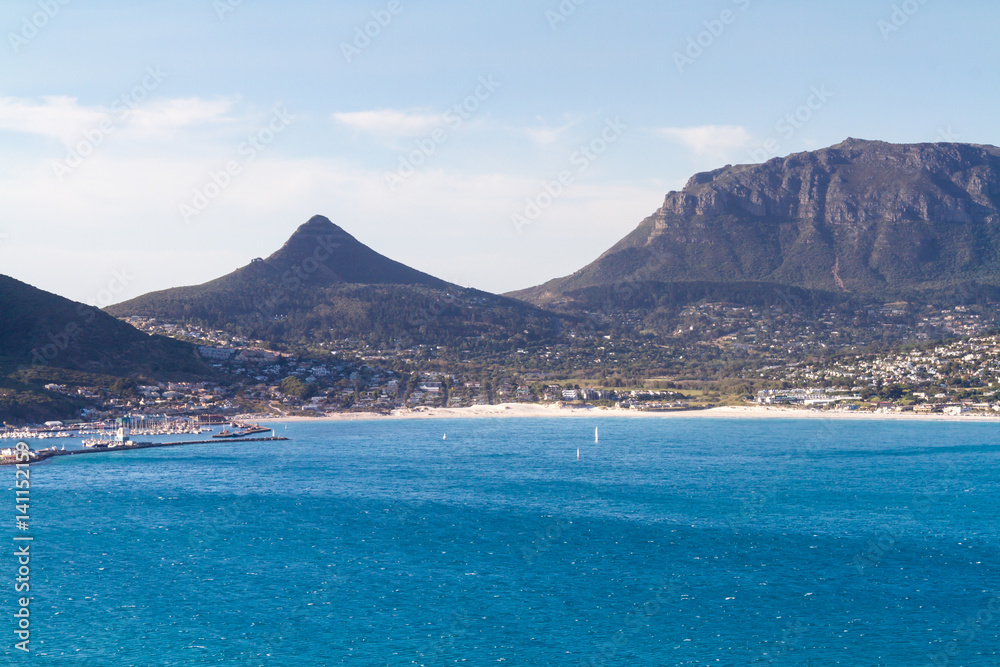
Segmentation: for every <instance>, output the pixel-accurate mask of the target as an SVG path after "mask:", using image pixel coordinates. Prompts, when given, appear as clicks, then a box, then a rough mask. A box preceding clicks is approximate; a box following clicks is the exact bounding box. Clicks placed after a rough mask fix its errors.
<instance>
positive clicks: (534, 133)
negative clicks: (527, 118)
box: [520, 121, 576, 146]
mask: <svg viewBox="0 0 1000 667" xmlns="http://www.w3.org/2000/svg"><path fill="white" fill-rule="evenodd" d="M574 125H576V123H575V122H573V121H568V122H566V124H564V125H560V126H558V127H550V126H548V125H541V126H537V127H528V128H523V129H521V130H520V131H521V133H523V134H525V135H527V137H528V138H529V139H531V140H532V141H533V142H534V143H535V144H537V145H538V146H550V145H552V144H554V143H556V142H557V141H559V139H560V138H561V137H562V136H563V135H564V134H566V132H567V131H568V130H570V129H571V128H572V127H573V126H574Z"/></svg>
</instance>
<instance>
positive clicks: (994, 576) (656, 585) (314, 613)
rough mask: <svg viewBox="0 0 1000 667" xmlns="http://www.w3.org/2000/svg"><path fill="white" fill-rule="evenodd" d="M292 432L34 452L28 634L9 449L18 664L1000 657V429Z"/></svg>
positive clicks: (969, 662)
mask: <svg viewBox="0 0 1000 667" xmlns="http://www.w3.org/2000/svg"><path fill="white" fill-rule="evenodd" d="M595 426H596V427H599V428H600V435H601V438H600V442H599V443H596V444H595V443H594V437H593V435H594V427H595ZM277 428H278V433H279V435H287V436H288V437H290V438H291V440H290V441H289V442H286V443H262V444H258V445H239V444H234V443H213V444H208V445H192V446H190V447H180V448H169V449H154V450H146V451H137V452H131V453H106V454H96V455H89V456H80V457H68V458H64V459H59V460H54V461H50V462H45V463H41V464H36V465H33V466H32V472H31V480H32V487H31V497H30V504H31V511H30V521H31V529H30V533H29V534H30V535H31V536H32V537H34V541H33V542H32V543H31V553H32V557H31V564H30V568H31V575H30V576H31V595H32V600H31V604H30V610H31V631H32V634H31V643H30V648H31V652H30V653H29V654H24V653H23V652H21V651H18V650H15V649H14V642H15V641H16V637H15V635H14V627H15V619H13V613H14V612H15V611H16V608H17V605H16V601H15V599H16V595H15V593H14V589H13V582H14V577H15V576H16V572H17V567H18V565H17V562H16V558H15V556H14V549H15V547H14V544H15V543H14V542H13V537H14V536H15V535H23V534H25V533H22V532H19V531H16V530H15V529H14V516H15V507H14V506H15V500H14V490H13V486H14V472H13V470H11V469H9V468H7V469H0V474H2V475H4V476H5V484H4V488H5V489H7V491H6V494H5V496H6V498H7V502H8V503H9V506H8V512H7V515H8V517H9V519H8V529H7V531H6V532H7V534H8V537H7V544H8V547H7V548H5V549H4V550H3V553H4V554H6V556H4V557H3V558H2V559H0V569H2V571H3V572H5V573H6V574H5V575H4V576H5V579H6V582H5V586H4V587H3V594H2V595H0V605H2V607H3V610H4V612H3V613H4V614H5V615H6V616H7V618H8V621H7V626H8V631H7V632H6V633H5V639H4V641H3V655H4V656H5V657H4V659H3V661H2V662H3V664H10V665H15V664H31V665H99V666H106V665H115V666H118V665H138V666H149V665H201V664H226V665H230V664H231V665H340V664H345V665H356V666H365V665H452V664H465V665H492V664H505V665H554V666H555V665H650V666H657V667H659V666H664V665H709V666H711V665H757V664H760V665H815V666H821V665H850V666H874V665H879V666H893V667H896V666H899V667H920V666H922V665H939V666H940V665H951V666H959V665H960V666H963V667H976V666H981V665H982V666H986V665H991V666H996V665H1000V438H998V434H1000V432H998V428H1000V425H995V424H990V423H953V422H920V423H915V422H875V421H851V420H840V421H825V420H815V421H812V420H773V419H766V420H750V419H747V420H736V419H717V420H716V419H685V418H668V419H624V418H617V419H615V418H581V419H498V420H488V419H469V420H455V421H391V422H390V421H386V422H340V423H337V422H334V423H302V424H292V425H289V426H288V427H287V430H286V429H285V427H284V426H281V425H279V426H277ZM445 433H446V434H447V439H446V440H444V439H442V438H443V435H444V434H445ZM577 448H579V449H580V456H581V458H580V460H579V461H577V460H576V450H577Z"/></svg>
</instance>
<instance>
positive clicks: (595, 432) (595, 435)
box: [594, 426, 597, 443]
mask: <svg viewBox="0 0 1000 667" xmlns="http://www.w3.org/2000/svg"><path fill="white" fill-rule="evenodd" d="M594 442H595V443H596V442H597V427H596V426H595V427H594Z"/></svg>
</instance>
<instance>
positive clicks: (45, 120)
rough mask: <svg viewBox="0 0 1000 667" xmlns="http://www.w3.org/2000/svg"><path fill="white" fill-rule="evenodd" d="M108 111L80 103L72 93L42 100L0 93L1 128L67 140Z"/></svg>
mask: <svg viewBox="0 0 1000 667" xmlns="http://www.w3.org/2000/svg"><path fill="white" fill-rule="evenodd" d="M107 115H108V111H107V110H106V109H101V108H99V107H85V106H81V105H80V104H79V102H77V100H76V98H73V97H66V96H51V97H44V98H42V100H41V101H37V100H28V99H22V98H16V97H0V129H2V130H7V131H10V132H23V133H28V134H37V135H41V136H45V137H52V138H56V139H59V140H60V141H62V142H63V143H66V144H68V143H70V142H71V141H73V140H75V139H77V138H79V135H80V132H81V131H82V130H83V129H84V128H87V127H92V126H94V125H96V124H98V123H100V122H101V121H102V120H104V119H105V118H107Z"/></svg>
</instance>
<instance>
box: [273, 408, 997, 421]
mask: <svg viewBox="0 0 1000 667" xmlns="http://www.w3.org/2000/svg"><path fill="white" fill-rule="evenodd" d="M607 417H626V418H631V419H678V418H680V419H827V420H829V419H844V420H858V419H861V420H877V421H900V420H905V421H954V422H998V421H1000V415H997V416H993V415H946V414H940V413H935V414H926V415H925V414H916V413H914V412H887V413H876V412H825V411H820V410H809V409H804V408H787V407H775V406H764V405H738V406H721V407H715V408H705V409H691V410H671V411H663V412H645V411H641V410H623V409H620V408H599V407H570V406H564V405H557V404H546V405H539V404H537V403H504V404H500V405H474V406H471V407H467V408H417V409H397V410H393V411H392V412H391V413H389V414H388V415H384V414H376V413H365V412H346V413H335V414H330V415H324V416H322V417H280V416H276V417H267V418H263V417H259V416H255V418H259V419H260V421H262V422H279V423H280V422H325V421H334V422H336V421H391V420H422V419H497V418H504V419H506V418H520V419H531V418H546V419H548V418H607Z"/></svg>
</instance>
